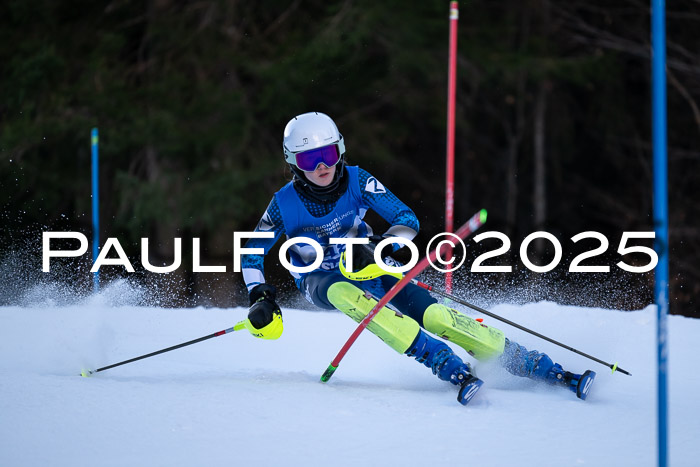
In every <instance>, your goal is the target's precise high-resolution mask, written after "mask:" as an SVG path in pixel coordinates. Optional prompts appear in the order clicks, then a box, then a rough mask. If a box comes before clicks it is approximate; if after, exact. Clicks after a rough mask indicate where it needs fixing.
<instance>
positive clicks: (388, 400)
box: [0, 289, 700, 467]
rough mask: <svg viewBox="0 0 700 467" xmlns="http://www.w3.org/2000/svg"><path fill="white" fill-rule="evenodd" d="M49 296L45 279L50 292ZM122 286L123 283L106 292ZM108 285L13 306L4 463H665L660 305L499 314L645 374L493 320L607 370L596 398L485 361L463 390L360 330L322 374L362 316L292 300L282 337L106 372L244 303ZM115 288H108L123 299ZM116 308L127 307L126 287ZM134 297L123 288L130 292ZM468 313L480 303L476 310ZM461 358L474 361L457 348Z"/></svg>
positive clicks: (690, 438) (674, 332) (535, 344)
mask: <svg viewBox="0 0 700 467" xmlns="http://www.w3.org/2000/svg"><path fill="white" fill-rule="evenodd" d="M37 294H38V295H37V296H40V295H41V293H40V291H39V292H37ZM110 294H111V295H110ZM125 296H127V297H128V290H126V291H125V290H119V289H117V290H116V291H115V290H112V291H111V292H109V291H108V292H104V293H102V294H99V295H96V296H92V297H89V298H87V299H82V300H81V301H80V302H78V303H74V304H71V305H60V306H57V305H55V304H52V303H51V301H50V300H47V301H46V302H45V303H40V302H38V303H34V304H31V305H24V306H6V307H1V308H0V356H2V358H1V359H0V466H47V465H51V466H127V465H129V466H132V465H134V466H136V465H148V466H160V465H162V466H194V465H211V466H218V465H227V466H230V465H234V466H235V465H256V466H257V465H264V466H267V465H269V466H280V465H281V466H297V465H299V466H301V465H304V466H306V465H325V464H328V465H334V466H345V465H382V466H398V465H402V466H428V465H464V466H479V467H482V466H484V467H485V466H503V465H517V466H579V465H591V466H651V465H656V462H657V458H656V439H657V438H656V340H655V339H656V337H655V336H656V314H655V308H654V307H653V306H650V307H647V308H646V309H644V310H640V311H634V312H621V311H614V310H606V309H598V308H576V307H567V306H560V305H557V304H554V303H550V302H542V303H532V304H527V305H523V306H515V305H499V306H496V307H494V308H492V309H491V310H492V311H494V312H496V313H499V314H500V315H502V316H504V317H506V318H508V319H511V320H514V321H516V322H519V323H521V324H522V325H524V326H527V327H530V328H531V329H534V330H536V331H538V332H541V333H543V334H546V335H549V336H550V337H552V338H554V339H557V340H560V341H562V342H564V343H566V344H568V345H570V346H572V347H574V348H577V349H579V350H581V351H583V352H586V353H589V354H591V355H594V356H596V357H597V358H600V359H602V360H606V361H611V362H614V361H617V362H619V364H620V366H621V367H622V368H624V369H626V370H628V371H629V372H631V373H632V375H633V376H625V375H623V374H620V373H616V374H611V371H610V370H609V369H607V368H606V367H604V366H602V365H600V364H597V363H595V362H592V361H590V360H587V359H585V358H584V357H581V356H579V355H576V354H574V353H571V352H569V351H567V350H565V349H562V348H560V347H557V346H555V345H553V344H550V343H547V342H544V341H540V340H538V339H537V338H536V337H534V336H531V335H529V334H526V333H524V332H522V331H519V330H517V329H512V328H510V327H509V326H507V325H500V324H498V323H497V322H495V321H494V320H493V319H491V318H488V317H486V318H485V322H486V323H487V324H490V325H497V326H498V327H500V328H501V329H503V330H504V331H505V332H506V334H507V335H508V336H509V337H511V338H512V339H513V340H516V341H518V342H519V343H521V344H523V345H525V346H527V347H528V348H537V349H539V350H542V351H546V352H548V353H549V354H550V355H551V356H552V357H553V359H554V360H555V361H558V362H560V363H562V364H563V366H564V367H565V368H566V369H569V370H573V371H577V372H580V371H582V370H584V369H587V368H589V369H593V370H595V371H596V372H597V373H598V377H597V379H596V381H595V385H594V386H593V389H592V390H591V394H590V395H589V398H588V400H587V401H585V402H584V401H580V400H578V399H576V397H575V395H574V394H573V393H571V392H568V391H566V390H563V389H561V388H554V387H550V386H546V385H544V384H539V383H535V382H532V381H529V380H526V379H523V378H517V377H514V376H511V375H509V374H508V373H506V372H505V371H504V370H502V369H500V368H498V367H496V366H495V365H493V364H484V363H477V364H476V372H477V374H478V375H479V376H480V377H481V378H482V379H483V380H484V381H485V384H484V386H483V388H482V390H481V391H480V392H479V393H478V394H477V396H476V397H475V398H474V399H473V400H472V402H471V403H470V404H469V405H468V406H466V407H463V406H461V405H460V404H459V403H457V401H456V392H457V391H456V388H455V387H454V386H452V385H450V384H449V383H445V382H442V381H439V380H438V379H437V378H436V377H435V376H433V375H432V373H431V372H430V370H429V369H427V368H425V367H424V366H422V365H419V364H418V363H416V362H415V361H414V360H413V359H409V358H407V357H405V356H401V355H398V354H396V353H395V352H394V351H393V350H391V349H390V348H388V347H387V346H386V345H384V344H383V343H382V342H381V341H379V339H377V338H376V337H374V336H373V335H371V334H370V333H369V332H364V333H363V334H362V335H361V336H360V338H359V339H358V341H357V342H356V343H355V345H354V346H353V347H352V348H351V349H350V351H349V353H348V354H347V356H346V357H345V359H344V360H343V361H342V363H341V365H340V367H339V369H338V371H337V372H336V373H335V375H334V377H333V378H332V379H331V381H330V382H328V383H327V384H322V383H320V382H319V376H320V375H321V373H322V372H323V371H324V370H325V369H326V367H327V366H328V363H329V362H330V361H331V359H332V358H333V357H334V356H335V355H336V353H337V352H338V351H339V350H340V347H341V346H342V345H343V343H345V341H346V340H347V338H348V337H349V336H350V334H351V333H352V331H353V330H354V329H355V327H356V324H355V323H354V322H353V321H352V320H350V319H349V318H347V317H345V316H343V315H342V314H340V313H339V312H317V311H303V310H292V309H284V323H285V332H284V334H283V336H282V337H281V338H280V339H279V340H277V341H263V340H259V339H256V338H254V337H252V336H251V335H250V334H248V333H247V332H246V331H240V332H235V333H231V334H227V335H224V336H220V337H217V338H213V339H210V340H207V341H204V342H200V343H198V344H195V345H192V346H189V347H186V348H183V349H178V350H175V351H172V352H168V353H165V354H162V355H158V356H155V357H152V358H148V359H145V360H142V361H139V362H134V363H130V364H127V365H124V366H121V367H118V368H114V369H111V370H106V371H103V372H100V373H97V374H96V375H94V376H92V377H90V378H81V377H80V376H79V373H80V370H81V368H91V369H95V368H99V367H102V366H106V365H108V364H111V363H115V362H119V361H122V360H126V359H129V358H132V357H135V356H138V355H142V354H146V353H149V352H152V351H155V350H158V349H161V348H165V347H169V346H171V345H175V344H178V343H181V342H185V341H188V340H191V339H195V338H198V337H201V336H205V335H208V334H211V333H213V332H216V331H219V330H223V329H226V328H229V327H231V326H233V324H235V323H236V322H238V321H239V320H241V319H243V318H244V317H245V316H246V310H245V309H243V308H233V309H211V308H196V309H168V308H155V307H140V306H131V305H125V304H123V302H124V297H125ZM110 297H111V298H110ZM115 297H120V298H121V301H120V300H116V301H117V302H118V303H121V304H120V305H118V306H115V305H114V302H115V300H114V298H115ZM126 301H128V300H126ZM469 314H471V313H469ZM668 327H669V339H670V342H669V354H670V360H669V361H670V369H669V396H670V407H669V414H670V415H669V419H670V433H669V451H670V465H671V466H697V465H700V442H699V441H698V439H699V438H700V397H699V396H698V388H700V376H699V373H698V372H697V371H696V369H697V364H696V362H697V356H698V343H697V336H700V321H697V320H692V319H690V318H684V317H680V316H670V317H669V319H668ZM457 351H458V352H459V353H460V355H462V356H463V358H467V359H469V360H470V361H472V360H471V359H470V358H469V357H468V356H466V354H465V352H464V351H462V349H459V348H458V349H457Z"/></svg>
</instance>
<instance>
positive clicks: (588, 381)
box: [576, 370, 596, 401]
mask: <svg viewBox="0 0 700 467" xmlns="http://www.w3.org/2000/svg"><path fill="white" fill-rule="evenodd" d="M595 376H596V373H595V371H591V370H586V371H585V372H584V373H583V374H582V375H581V378H580V379H579V380H578V385H577V386H576V396H577V397H578V398H579V399H581V400H582V401H585V400H586V398H587V397H588V393H589V392H590V390H591V386H592V385H593V380H595Z"/></svg>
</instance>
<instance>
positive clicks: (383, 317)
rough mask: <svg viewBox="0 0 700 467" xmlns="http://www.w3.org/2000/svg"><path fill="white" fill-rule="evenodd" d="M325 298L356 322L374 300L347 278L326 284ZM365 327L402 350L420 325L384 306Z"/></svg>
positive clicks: (409, 342) (390, 345)
mask: <svg viewBox="0 0 700 467" xmlns="http://www.w3.org/2000/svg"><path fill="white" fill-rule="evenodd" d="M328 301H329V302H331V303H332V304H333V306H334V307H336V308H337V309H339V310H340V311H342V312H343V313H345V314H346V315H348V316H349V317H351V318H352V319H354V320H355V321H356V322H358V323H359V322H360V321H362V319H363V318H364V317H365V316H367V314H369V312H370V311H372V308H374V306H375V305H376V304H377V301H376V300H375V299H373V298H371V297H370V296H366V295H365V293H364V292H363V291H362V290H360V289H358V288H357V287H355V286H354V285H352V284H350V283H348V282H336V283H335V284H333V285H331V286H330V287H329V288H328ZM367 329H369V330H370V332H372V333H373V334H374V335H376V336H377V337H379V338H380V339H381V340H383V341H384V342H385V343H386V344H387V345H389V347H391V348H392V349H394V350H396V351H397V352H399V353H402V354H403V353H406V351H407V350H408V348H409V347H410V346H411V344H412V343H413V341H415V339H416V336H417V335H418V332H419V331H420V326H419V325H418V323H417V322H416V321H415V320H414V319H412V318H410V317H408V316H406V315H403V314H401V313H399V312H395V311H392V310H390V309H388V308H386V307H384V308H382V309H381V310H380V311H379V313H377V314H376V315H375V316H374V318H373V319H372V321H370V322H369V324H368V325H367Z"/></svg>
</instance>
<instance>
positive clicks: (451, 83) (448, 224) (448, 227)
mask: <svg viewBox="0 0 700 467" xmlns="http://www.w3.org/2000/svg"><path fill="white" fill-rule="evenodd" d="M458 19H459V9H458V7H457V2H450V54H449V64H448V72H447V75H448V78H447V170H446V180H445V232H452V231H453V230H454V178H455V107H456V95H457V20H458ZM451 259H452V248H447V251H446V252H445V260H446V261H450V260H451ZM445 290H447V292H448V293H449V292H451V291H452V271H451V266H448V270H447V273H446V274H445Z"/></svg>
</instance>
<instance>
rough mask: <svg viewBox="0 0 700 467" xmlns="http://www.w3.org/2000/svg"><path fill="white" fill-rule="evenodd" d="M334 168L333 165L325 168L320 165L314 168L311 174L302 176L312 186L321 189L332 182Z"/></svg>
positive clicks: (307, 173) (306, 173)
mask: <svg viewBox="0 0 700 467" xmlns="http://www.w3.org/2000/svg"><path fill="white" fill-rule="evenodd" d="M335 168H336V166H335V165H334V166H333V167H327V166H326V164H323V163H321V164H319V165H318V167H316V170H314V171H313V172H304V175H306V178H308V179H309V181H310V182H311V183H313V184H314V185H318V186H321V187H323V186H328V185H329V184H330V183H331V182H332V181H333V176H334V175H335Z"/></svg>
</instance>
